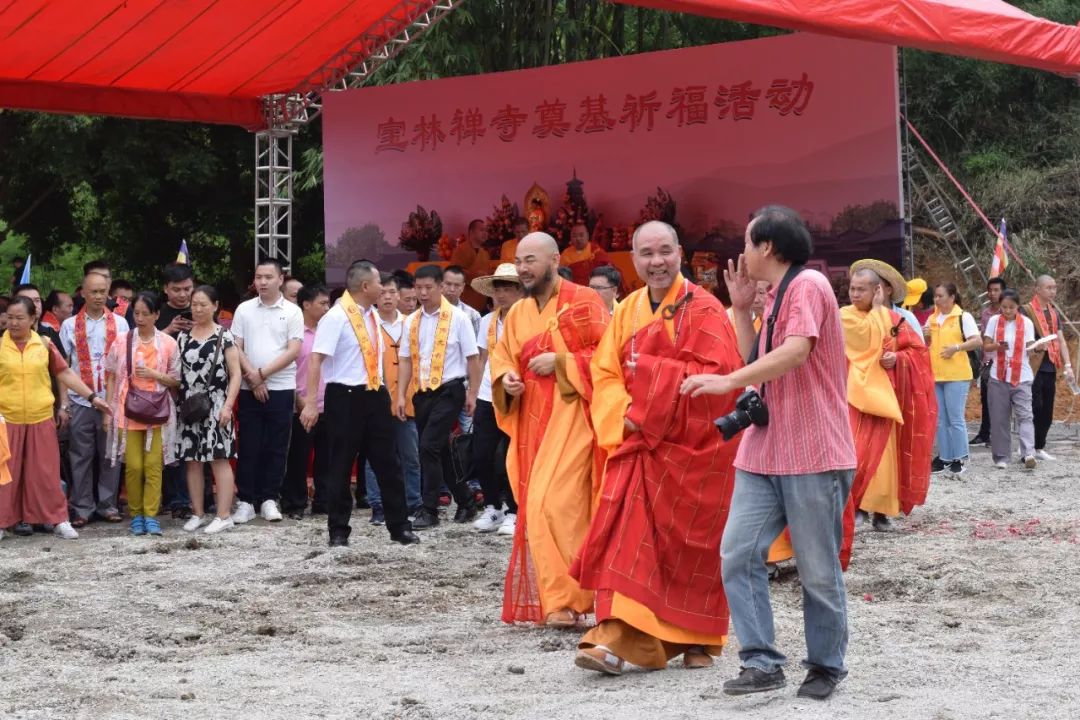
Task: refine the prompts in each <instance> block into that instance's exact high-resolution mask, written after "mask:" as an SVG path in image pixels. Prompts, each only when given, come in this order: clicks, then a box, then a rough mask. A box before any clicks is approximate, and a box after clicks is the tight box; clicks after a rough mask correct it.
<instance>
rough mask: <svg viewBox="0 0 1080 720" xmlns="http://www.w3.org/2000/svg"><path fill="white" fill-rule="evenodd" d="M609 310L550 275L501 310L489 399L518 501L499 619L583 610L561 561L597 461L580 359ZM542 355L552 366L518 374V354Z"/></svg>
mask: <svg viewBox="0 0 1080 720" xmlns="http://www.w3.org/2000/svg"><path fill="white" fill-rule="evenodd" d="M610 317H611V316H610V314H609V313H608V311H607V308H606V307H605V306H604V304H603V302H602V301H601V300H600V296H599V295H597V294H596V292H595V291H593V290H591V289H590V288H586V287H582V286H580V285H574V284H573V283H569V282H567V281H564V280H560V281H558V283H557V284H556V287H555V290H554V293H553V295H552V297H551V299H550V300H548V302H547V304H546V305H545V306H544V307H543V308H540V307H538V305H537V302H536V299H535V298H525V299H523V300H519V301H518V302H517V303H515V304H514V306H513V307H512V308H510V311H509V312H508V313H507V316H506V320H505V324H504V330H503V336H502V338H501V339H500V340H499V343H498V344H497V345H496V347H495V348H494V350H493V352H492V354H491V378H492V399H493V405H494V407H495V414H496V419H497V421H498V424H499V427H500V428H501V429H502V430H503V432H505V433H506V434H507V435H509V436H510V448H509V451H508V453H507V458H506V470H507V475H508V476H509V479H510V487H511V489H512V490H513V492H514V499H515V500H516V501H517V503H518V505H519V507H520V509H519V512H518V520H517V526H516V531H515V532H516V534H515V538H514V544H515V549H514V553H513V554H512V556H511V564H510V570H509V572H508V576H507V589H506V596H505V599H504V606H503V619H504V620H505V621H506V622H516V621H523V620H524V621H532V622H542V621H543V620H544V619H545V618H546V617H547V616H548V615H549V614H551V613H554V612H559V611H563V610H571V611H573V612H574V613H577V614H584V613H587V612H589V611H591V610H592V606H593V594H592V592H589V591H586V590H583V589H582V588H581V586H580V585H578V583H577V581H576V580H574V579H573V578H572V577H570V574H569V568H570V564H571V563H572V562H573V561H574V557H575V555H576V553H577V550H578V548H579V547H580V545H581V543H582V541H583V540H584V538H585V535H586V533H587V532H588V529H589V520H590V518H591V515H592V507H593V502H594V497H595V491H596V485H597V484H598V481H599V473H600V470H602V468H603V464H602V462H603V461H602V456H601V455H600V454H599V453H598V451H597V447H596V442H595V437H594V435H593V430H592V426H591V423H590V420H589V408H588V399H589V397H590V396H591V393H592V381H591V378H590V375H589V365H588V363H589V361H590V360H591V359H592V351H593V350H594V349H595V347H596V343H597V342H599V339H600V336H601V335H602V334H603V331H604V329H605V328H606V326H607V323H608V322H609V321H610ZM545 352H554V353H555V354H556V358H557V359H556V372H555V375H554V376H548V377H537V376H535V375H534V374H532V373H531V372H528V371H527V366H528V361H529V359H530V358H531V357H533V356H535V355H539V354H541V353H545ZM509 372H514V373H516V374H517V375H519V376H520V377H521V378H522V379H523V380H524V382H525V386H526V387H525V393H524V394H523V395H522V396H521V397H518V398H512V397H510V396H509V395H507V394H506V392H505V390H504V388H503V384H502V380H503V377H504V376H505V375H506V374H507V373H509Z"/></svg>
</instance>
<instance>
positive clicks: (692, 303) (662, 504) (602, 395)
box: [570, 277, 743, 645]
mask: <svg viewBox="0 0 1080 720" xmlns="http://www.w3.org/2000/svg"><path fill="white" fill-rule="evenodd" d="M683 283H685V281H684V280H683V279H682V278H681V277H680V278H679V281H678V282H677V283H676V285H675V287H673V288H672V290H671V291H669V296H668V297H667V298H665V299H664V301H663V302H662V303H661V305H660V307H659V308H658V309H657V311H655V312H652V311H651V308H650V306H649V304H648V296H647V293H648V289H647V288H643V289H641V290H639V291H637V292H635V293H634V294H632V295H631V296H630V297H629V298H627V300H626V301H625V302H623V303H621V304H620V306H619V308H618V310H617V311H616V317H615V319H614V320H613V326H612V328H610V329H609V331H608V333H607V334H606V335H605V336H604V341H603V342H602V343H601V345H600V347H599V348H597V353H596V355H595V357H594V361H593V379H594V383H596V389H595V395H594V400H593V420H594V423H595V424H596V426H597V433H598V436H599V438H600V443H601V446H603V447H605V448H608V447H609V446H610V445H611V444H612V443H614V444H617V447H616V448H614V449H613V452H612V453H611V455H610V456H609V457H608V461H607V466H606V469H605V471H604V479H603V485H602V487H601V491H600V498H599V504H598V507H597V510H596V513H595V516H594V518H593V522H592V525H591V526H590V529H589V535H588V538H587V540H586V541H585V543H584V545H583V546H582V548H581V550H580V553H579V557H578V561H577V562H576V563H575V564H574V565H573V566H572V567H571V570H570V572H571V575H573V576H575V577H577V578H578V581H579V582H580V583H581V585H582V587H586V588H594V589H596V590H597V610H596V614H597V621H598V622H602V621H604V620H606V619H609V618H612V617H617V618H618V619H620V620H623V621H624V622H628V623H629V624H631V625H633V626H635V627H637V628H638V629H639V630H642V631H645V632H648V633H650V634H652V635H654V636H656V637H660V638H661V639H663V640H668V641H673V642H684V643H688V642H690V643H692V642H700V643H701V644H708V645H719V644H722V637H723V636H725V635H726V634H727V629H728V608H727V602H726V598H725V596H724V588H723V583H722V579H721V573H720V538H721V536H722V535H723V531H724V524H725V522H726V520H727V514H728V510H729V508H730V502H731V492H732V489H733V487H734V476H735V470H734V466H733V464H732V463H733V461H734V458H735V451H736V449H737V447H738V441H737V440H732V441H731V442H724V440H723V437H722V436H721V434H720V433H719V431H718V430H717V428H716V426H715V425H714V424H713V420H714V419H715V418H717V417H720V416H721V415H725V414H727V413H728V412H730V411H731V410H732V409H733V408H734V405H735V399H736V397H737V395H738V393H737V392H733V393H729V394H727V395H723V396H716V395H703V396H700V397H697V398H691V397H690V396H688V395H681V394H680V393H679V388H680V386H681V385H682V382H683V380H685V379H686V377H687V376H688V375H693V374H698V373H713V374H728V373H731V372H732V371H734V370H735V369H737V368H739V367H741V366H742V364H743V362H742V359H741V358H740V356H739V352H738V341H737V339H736V336H735V332H734V329H733V328H732V326H731V323H730V321H729V320H728V318H727V314H726V312H725V311H724V308H723V306H722V305H721V304H720V303H719V302H718V301H717V300H716V299H715V298H714V297H713V296H712V295H711V294H710V293H707V292H705V291H703V290H702V289H701V288H698V287H694V286H693V285H690V284H689V283H686V284H685V286H686V287H687V288H688V289H689V291H690V293H691V295H690V298H689V300H687V301H685V304H684V305H683V306H682V307H678V308H677V309H676V310H675V312H674V317H671V314H670V312H669V313H668V315H667V317H664V316H663V315H662V313H663V311H664V308H665V307H669V308H670V307H672V306H673V305H674V304H676V303H677V302H678V301H679V299H680V298H683V297H684V294H683V293H681V292H680V291H681V290H682V287H683ZM642 294H644V295H642ZM635 313H636V315H637V318H638V319H639V320H638V322H637V327H639V328H640V329H638V330H637V332H636V334H635V333H633V332H632V331H631V320H632V319H633V317H634V314H635ZM646 314H647V318H646V320H645V322H640V318H641V317H642V316H643V315H646ZM628 316H629V317H628ZM676 329H677V330H676ZM631 337H633V338H635V339H634V342H633V347H634V350H636V354H637V355H636V367H635V368H630V367H629V366H628V365H627V362H628V361H629V360H630V359H631V345H632V343H631V340H630V338H631ZM673 338H674V341H673ZM616 343H618V344H619V345H621V348H620V347H619V346H618V345H616ZM605 365H607V366H610V367H604V366H605ZM605 382H606V383H608V385H609V386H610V390H608V389H605V387H604V384H603V383H605ZM627 401H629V407H628V406H627ZM624 415H625V417H627V418H629V419H630V420H631V421H632V422H633V423H635V424H636V425H637V426H638V427H639V428H640V430H638V431H637V432H633V433H630V434H628V435H626V436H625V438H624V439H622V440H621V442H620V441H619V438H623V434H624V431H623V417H624ZM601 425H603V426H604V427H601ZM619 596H623V598H620V597H619ZM626 598H628V599H629V600H630V601H633V602H632V603H627V602H626V600H625V599H626ZM620 600H621V604H620ZM613 604H614V611H613ZM641 606H644V607H643V608H642V607H641ZM687 631H688V632H689V633H692V634H696V635H697V636H704V637H708V638H712V640H710V641H695V640H692V639H690V638H688V636H687V635H685V634H684V633H685V632H687Z"/></svg>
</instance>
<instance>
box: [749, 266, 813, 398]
mask: <svg viewBox="0 0 1080 720" xmlns="http://www.w3.org/2000/svg"><path fill="white" fill-rule="evenodd" d="M805 269H806V267H805V266H804V265H792V266H791V267H789V268H788V271H787V272H786V273H784V279H783V280H781V281H780V286H779V287H777V288H776V300H775V301H774V302H773V306H772V312H771V313H769V317H768V318H766V320H765V324H763V325H762V326H761V330H759V331H758V334H757V337H755V338H754V347H753V348H752V349H751V350H750V357H749V358H747V360H746V364H747V365H750V364H752V363H753V362H754V361H756V360H757V359H758V355H759V352H758V349H759V348H760V347H761V333H765V354H766V355H768V354H769V353H771V352H772V349H773V345H772V341H773V326H774V325H776V316H777V315H779V314H780V306H781V304H782V303H783V302H784V294H785V293H787V289H788V285H790V284H791V281H792V280H794V279H795V276H796V275H798V274H799V273H801V272H802V271H803V270H805ZM759 394H760V395H761V397H762V398H764V397H765V384H764V383H762V384H761V388H760V391H759Z"/></svg>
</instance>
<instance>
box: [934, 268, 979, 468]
mask: <svg viewBox="0 0 1080 720" xmlns="http://www.w3.org/2000/svg"><path fill="white" fill-rule="evenodd" d="M959 298H960V296H959V293H957V291H956V285H954V284H953V283H942V284H940V285H938V286H937V287H935V288H934V311H933V312H932V313H931V314H930V317H929V318H927V320H926V325H925V327H923V335H924V337H925V338H926V342H927V345H929V346H930V362H931V365H932V366H933V368H934V387H935V389H936V391H937V402H938V427H937V445H938V454H937V457H935V458H934V461H933V464H932V466H931V469H932V470H933V472H935V473H940V472H944V471H945V470H948V471H949V472H951V473H953V474H954V475H960V474H962V473H963V472H964V470H965V467H964V463H965V462H967V458H968V436H967V418H966V417H965V416H964V410H965V408H966V407H967V394H968V388H969V387H970V386H971V380H972V377H973V373H972V371H971V362H970V361H969V360H968V352H969V351H971V350H974V349H975V348H977V347H979V345H981V344H982V340H981V339H980V336H979V326H978V325H977V324H976V323H975V318H973V317H972V316H971V313H968V312H964V310H963V308H961V307H960V305H959V304H958V303H957V301H958V300H959Z"/></svg>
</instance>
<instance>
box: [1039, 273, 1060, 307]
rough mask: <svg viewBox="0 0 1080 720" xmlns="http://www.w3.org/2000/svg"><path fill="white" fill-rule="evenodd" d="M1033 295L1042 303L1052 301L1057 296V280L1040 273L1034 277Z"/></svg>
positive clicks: (1046, 303)
mask: <svg viewBox="0 0 1080 720" xmlns="http://www.w3.org/2000/svg"><path fill="white" fill-rule="evenodd" d="M1035 295H1036V296H1037V297H1038V298H1039V300H1040V301H1042V303H1043V304H1044V305H1048V304H1050V303H1052V302H1054V298H1055V297H1057V281H1056V280H1054V278H1052V277H1050V276H1049V275H1040V276H1039V277H1038V278H1036V279H1035Z"/></svg>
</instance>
